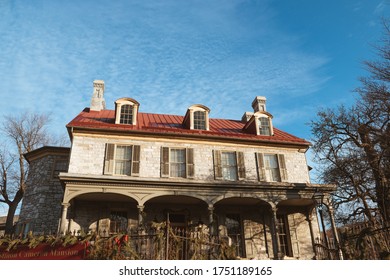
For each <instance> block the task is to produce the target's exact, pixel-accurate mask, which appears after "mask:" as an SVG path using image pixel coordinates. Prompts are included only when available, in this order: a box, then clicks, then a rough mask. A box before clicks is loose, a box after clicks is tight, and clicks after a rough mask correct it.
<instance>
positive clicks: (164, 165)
mask: <svg viewBox="0 0 390 280" xmlns="http://www.w3.org/2000/svg"><path fill="white" fill-rule="evenodd" d="M161 177H169V148H168V147H161Z"/></svg>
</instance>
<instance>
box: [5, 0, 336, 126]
mask: <svg viewBox="0 0 390 280" xmlns="http://www.w3.org/2000/svg"><path fill="white" fill-rule="evenodd" d="M1 8H4V9H3V17H2V18H1V19H0V21H1V25H0V27H1V28H0V29H1V31H0V32H1V37H2V40H1V42H0V49H1V50H2V51H1V54H0V75H1V76H2V78H3V80H2V98H1V99H0V106H1V107H2V108H6V109H5V110H4V111H3V113H5V114H11V113H14V112H20V111H23V110H26V109H29V110H37V111H44V112H53V115H54V119H55V122H56V124H58V126H59V130H61V131H62V130H63V129H64V128H63V127H64V125H65V124H66V123H67V122H68V121H70V120H71V118H73V117H74V116H75V115H76V114H77V113H78V112H79V111H80V110H82V109H83V108H84V107H87V106H89V100H90V97H91V94H92V81H93V80H94V79H103V80H105V82H106V101H107V104H108V106H109V107H110V108H113V102H114V100H116V99H117V98H119V97H123V96H130V97H133V98H135V99H137V100H138V101H140V102H141V110H142V111H148V112H152V111H153V112H160V113H173V114H184V113H185V110H186V109H187V107H188V106H189V105H191V104H193V103H203V104H205V105H207V106H209V107H210V108H211V109H212V116H214V117H225V118H240V117H241V115H242V113H243V112H244V111H247V110H249V109H250V104H251V101H252V99H253V98H254V96H256V95H265V96H267V97H268V98H272V96H285V95H289V96H304V95H308V94H312V93H314V92H316V91H317V90H319V89H320V88H321V87H322V85H323V84H324V83H325V82H326V81H327V79H328V77H326V76H323V75H321V74H320V72H319V70H320V69H321V68H322V67H323V66H324V65H326V64H327V62H328V58H327V57H324V56H320V55H316V54H314V53H305V52H302V51H301V50H300V42H299V38H297V37H294V36H291V35H288V34H285V33H283V32H282V31H280V30H279V29H278V28H277V27H276V25H275V24H274V13H273V11H272V9H271V8H270V7H269V4H268V2H267V1H254V2H250V1H239V0H237V1H235V0H230V1H222V0H220V1H211V2H210V1H209V2H207V3H206V2H204V1H196V0H195V1H173V0H170V1H163V2H159V3H155V2H148V1H103V0H102V1H82V2H79V1H65V2H61V5H60V6H59V5H58V3H56V1H43V0H42V1H38V0H37V1H31V2H29V3H28V4H26V3H25V2H23V3H22V2H17V1H16V2H6V3H5V4H4V3H3V6H2V7H1Z"/></svg>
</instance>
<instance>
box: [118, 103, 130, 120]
mask: <svg viewBox="0 0 390 280" xmlns="http://www.w3.org/2000/svg"><path fill="white" fill-rule="evenodd" d="M119 123H120V124H133V106H131V105H127V104H126V105H122V107H121V115H120V118H119Z"/></svg>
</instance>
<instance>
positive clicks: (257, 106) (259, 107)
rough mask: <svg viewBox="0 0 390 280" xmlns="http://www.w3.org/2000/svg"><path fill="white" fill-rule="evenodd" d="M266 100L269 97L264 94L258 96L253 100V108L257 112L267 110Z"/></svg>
mask: <svg viewBox="0 0 390 280" xmlns="http://www.w3.org/2000/svg"><path fill="white" fill-rule="evenodd" d="M266 100H267V98H265V97H264V96H256V98H255V100H253V102H252V108H253V110H254V112H255V113H256V112H266V111H267V110H266V107H265V103H266Z"/></svg>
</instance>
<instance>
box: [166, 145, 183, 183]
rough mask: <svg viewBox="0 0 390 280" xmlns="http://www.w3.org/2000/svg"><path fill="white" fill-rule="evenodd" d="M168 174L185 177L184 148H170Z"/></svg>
mask: <svg viewBox="0 0 390 280" xmlns="http://www.w3.org/2000/svg"><path fill="white" fill-rule="evenodd" d="M170 170H171V171H170V176H171V177H183V178H185V177H186V150H185V149H171V153H170Z"/></svg>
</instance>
